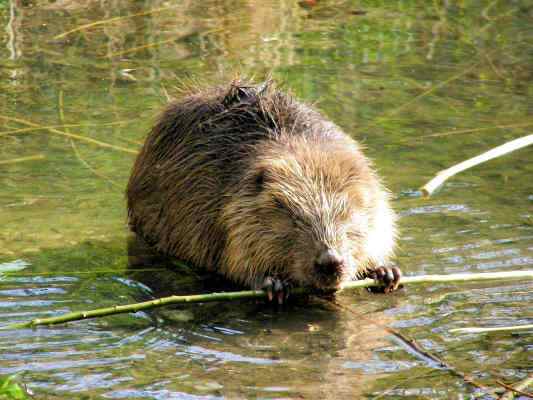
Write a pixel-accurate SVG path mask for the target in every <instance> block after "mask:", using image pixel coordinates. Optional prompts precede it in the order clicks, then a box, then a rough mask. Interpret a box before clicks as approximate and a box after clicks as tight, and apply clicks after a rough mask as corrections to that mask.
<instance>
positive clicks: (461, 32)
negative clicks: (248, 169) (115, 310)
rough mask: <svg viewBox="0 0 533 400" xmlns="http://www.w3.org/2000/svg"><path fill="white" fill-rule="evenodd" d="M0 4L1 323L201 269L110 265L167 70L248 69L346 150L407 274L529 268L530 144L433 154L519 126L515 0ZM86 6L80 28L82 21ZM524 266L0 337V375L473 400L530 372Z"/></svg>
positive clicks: (175, 81) (471, 145) (243, 394)
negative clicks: (397, 288) (316, 118)
mask: <svg viewBox="0 0 533 400" xmlns="http://www.w3.org/2000/svg"><path fill="white" fill-rule="evenodd" d="M451 3H452V2H447V1H444V2H442V1H435V2H426V1H418V2H404V1H390V2H385V1H376V2H370V1H365V2H356V1H342V0H340V1H322V0H319V1H311V0H308V1H300V2H296V1H251V0H250V1H202V2H196V1H164V2H163V1H150V2H147V1H145V2H143V1H137V2H129V1H89V2H85V1H76V0H59V1H55V2H54V1H21V0H11V1H8V0H0V25H1V26H2V29H0V60H1V61H0V163H2V162H3V161H4V160H13V159H22V160H19V162H16V163H15V162H11V163H2V164H0V268H6V267H7V266H9V265H11V266H12V265H18V266H20V267H24V266H25V268H24V269H23V270H21V271H19V272H18V273H16V274H12V275H9V276H4V277H3V278H2V280H1V281H0V324H2V325H4V324H7V323H10V322H17V321H23V320H27V319H31V318H35V317H39V316H50V315H56V314H60V313H64V312H67V311H71V310H83V309H91V308H96V307H103V306H106V305H114V304H124V303H128V302H134V301H140V300H144V299H148V298H150V297H152V296H160V295H164V294H168V293H170V292H173V293H191V292H202V291H203V292H205V291H210V290H212V289H213V288H212V287H207V286H206V285H205V284H204V282H203V281H202V280H201V279H195V278H194V277H191V276H185V277H184V274H183V272H180V271H176V272H172V271H157V272H154V271H131V270H128V269H127V266H126V257H125V254H126V251H125V249H126V234H127V229H126V224H125V222H126V218H125V202H124V195H123V191H124V186H125V183H126V181H127V178H128V175H129V170H130V168H131V165H132V162H133V159H134V153H135V152H136V151H137V150H138V149H139V143H140V142H141V141H142V140H143V137H144V135H145V134H146V132H147V131H148V128H149V126H150V124H151V122H152V121H153V119H154V116H155V115H156V114H157V111H158V110H159V109H160V108H161V107H162V106H163V105H164V104H165V103H166V102H167V98H168V97H172V96H173V95H174V94H175V93H176V90H175V88H176V86H179V84H180V82H183V81H184V80H188V79H190V78H194V79H199V80H203V79H209V80H214V81H216V80H217V79H220V78H221V77H224V76H225V77H227V76H232V75H233V74H234V72H235V71H241V72H242V73H244V74H246V75H253V76H255V77H257V78H259V79H260V78H262V77H264V76H266V75H267V74H268V73H271V74H272V75H273V76H274V77H275V78H276V79H278V80H280V81H283V82H284V83H285V86H286V87H287V88H290V89H291V90H292V91H293V92H294V93H295V94H296V95H297V96H298V97H300V98H302V99H304V100H306V101H308V102H313V103H316V104H317V107H318V108H320V109H321V110H322V111H323V112H324V113H325V114H326V115H328V116H329V117H330V118H331V119H332V120H334V121H335V122H337V123H338V124H339V125H340V126H342V127H343V128H344V129H345V130H346V131H347V132H349V133H350V134H353V135H354V137H357V138H358V139H359V140H361V141H362V142H364V143H365V145H366V146H367V147H368V153H369V155H370V156H371V157H372V158H373V159H374V160H375V162H376V164H377V166H378V167H379V170H380V172H381V173H382V175H383V176H384V177H385V178H386V181H387V183H388V185H389V186H390V188H391V190H392V191H393V193H394V194H395V197H396V200H395V204H394V205H395V208H396V209H397V210H398V212H399V213H400V215H401V221H400V226H401V232H402V235H401V240H400V251H399V255H398V262H399V264H400V265H401V266H402V268H403V270H404V271H405V273H406V274H408V275H415V274H425V273H454V272H465V271H468V272H480V271H508V270H520V269H528V268H529V269H531V268H532V266H533V223H532V203H533V186H532V184H531V177H532V176H533V163H532V155H533V153H532V150H531V149H530V148H526V149H523V150H521V151H517V152H515V153H513V154H511V155H508V156H506V157H503V158H501V159H498V160H494V161H491V162H490V163H487V164H485V165H483V166H481V167H478V168H476V169H473V170H471V171H469V172H465V173H463V174H461V175H460V176H458V177H456V178H454V179H452V180H451V181H449V183H447V184H446V185H445V186H444V188H443V189H442V190H441V191H440V192H439V193H438V195H436V196H435V197H433V198H431V199H429V200H428V199H422V198H420V197H418V196H417V194H416V191H417V188H418V187H419V186H421V185H422V184H423V183H425V182H426V181H427V180H428V179H429V178H431V176H432V175H433V174H434V173H436V172H437V171H438V170H440V169H443V168H446V167H447V166H450V165H451V164H454V163H456V162H459V161H462V160H464V159H466V158H469V157H472V156H474V155H477V154H479V153H481V152H483V151H486V150H487V149H489V148H491V147H493V146H496V145H499V144H501V143H503V142H505V141H507V140H511V139H513V138H517V137H520V136H524V135H526V134H528V133H530V132H531V129H532V128H533V101H532V100H531V99H532V96H533V73H532V71H533V69H532V65H533V52H532V48H533V47H532V43H533V8H532V6H531V2H529V1H526V0H523V1H481V2H475V4H474V3H473V2H460V3H459V4H451ZM90 24H92V25H90ZM532 301H533V284H532V283H531V282H529V283H528V282H521V281H518V282H517V281H514V282H499V283H490V284H485V283H483V284H481V283H477V284H460V285H459V284H456V285H455V284H438V285H427V286H424V287H416V288H415V287H409V288H407V289H406V290H404V291H403V292H400V293H397V294H394V295H391V296H380V295H371V294H367V293H363V292H353V293H343V294H342V295H340V296H339V298H338V302H339V303H340V304H341V305H342V308H338V307H335V306H334V305H332V304H328V303H324V302H321V301H318V300H311V302H310V303H303V302H302V303H297V304H295V305H294V306H293V307H291V308H289V309H285V310H279V311H275V310H272V309H270V308H268V307H264V306H262V305H261V304H259V305H258V304H252V303H249V302H242V303H231V304H217V305H214V304H206V305H198V306H189V307H180V308H173V309H160V310H156V311H153V312H146V313H144V312H139V313H136V314H132V315H120V316H114V317H108V318H103V319H98V320H91V321H83V322H78V323H71V324H68V325H63V326H56V327H44V328H38V329H33V330H30V329H27V330H19V331H12V330H8V331H0V375H2V374H13V373H20V377H19V378H20V380H21V381H22V382H24V383H25V384H27V385H28V387H29V388H31V389H32V391H34V392H35V393H36V394H37V395H38V396H44V395H47V396H49V397H47V398H69V399H77V398H80V399H81V398H84V399H87V398H110V399H131V398H138V399H211V398H290V399H301V398H305V399H322V398H330V399H344V398H386V399H392V398H413V399H414V398H417V399H418V398H420V399H422V398H441V399H447V398H471V397H472V396H474V395H479V396H480V397H485V398H490V395H488V394H486V391H484V390H481V389H477V388H476V387H475V386H472V385H471V384H468V383H466V382H465V380H464V379H462V378H460V377H458V376H457V375H454V374H453V373H450V371H447V370H446V369H442V368H440V367H439V366H438V365H436V363H435V362H433V361H431V360H429V359H427V358H425V357H423V356H421V354H419V353H416V352H413V351H412V349H410V348H408V347H407V346H406V345H405V343H403V342H402V341H400V340H398V339H397V338H395V337H393V336H391V335H390V334H389V333H388V332H387V331H386V330H385V328H386V327H393V328H395V329H397V330H398V331H400V332H401V333H403V334H405V335H407V336H409V337H410V338H414V339H416V340H417V341H418V343H419V344H420V345H421V346H422V347H423V348H425V349H426V350H428V351H431V352H433V353H434V354H436V355H438V356H439V357H441V358H442V359H443V360H445V361H446V362H447V363H448V364H450V365H451V366H453V368H454V369H455V370H456V371H460V372H462V373H465V374H468V375H470V376H471V377H472V378H473V379H474V380H476V381H477V382H479V383H480V384H482V385H485V386H488V387H490V388H497V387H498V385H497V384H496V381H497V380H501V381H504V382H507V383H513V382H516V381H519V380H521V379H523V378H525V377H526V376H527V375H528V374H531V372H532V370H533V360H532V356H531V354H532V350H533V340H532V335H531V333H526V332H524V333H522V334H509V333H505V334H493V335H490V336H488V335H453V334H451V333H449V329H452V328H456V327H463V326H472V325H473V326H500V325H513V324H523V323H532V321H533V311H532V307H531V303H532Z"/></svg>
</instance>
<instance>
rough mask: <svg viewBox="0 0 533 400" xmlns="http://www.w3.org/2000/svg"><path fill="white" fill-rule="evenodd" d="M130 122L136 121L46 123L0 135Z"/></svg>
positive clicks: (4, 132)
mask: <svg viewBox="0 0 533 400" xmlns="http://www.w3.org/2000/svg"><path fill="white" fill-rule="evenodd" d="M132 122H137V121H132V120H125V121H116V122H104V123H102V124H98V123H96V124H91V123H88V124H63V125H48V126H38V127H35V128H18V129H11V130H9V131H2V132H0V137H2V136H8V135H13V134H15V133H27V132H30V133H31V132H36V131H40V130H47V129H50V128H78V127H80V126H81V127H85V126H110V125H125V124H129V123H132Z"/></svg>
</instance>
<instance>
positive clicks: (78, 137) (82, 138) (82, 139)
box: [0, 115, 138, 154]
mask: <svg viewBox="0 0 533 400" xmlns="http://www.w3.org/2000/svg"><path fill="white" fill-rule="evenodd" d="M0 119H4V120H6V121H13V122H17V123H19V124H23V125H26V126H31V127H34V128H41V129H43V130H46V131H48V132H52V133H55V134H56V135H60V136H65V137H68V138H71V139H76V140H79V141H80V142H86V143H90V144H93V145H96V146H99V147H106V148H109V149H114V150H119V151H123V152H125V153H131V154H137V153H138V151H137V150H132V149H128V148H126V147H121V146H115V145H113V144H109V143H105V142H101V141H99V140H96V139H92V138H89V137H86V136H82V135H76V134H74V133H67V132H63V131H60V130H58V129H55V128H50V127H47V126H42V125H39V124H36V123H34V122H31V121H27V120H24V119H21V118H13V117H7V116H5V115H0Z"/></svg>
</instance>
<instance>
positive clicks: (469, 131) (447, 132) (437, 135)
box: [416, 122, 533, 139]
mask: <svg viewBox="0 0 533 400" xmlns="http://www.w3.org/2000/svg"><path fill="white" fill-rule="evenodd" d="M531 125H533V122H525V123H521V124H509V125H492V126H485V127H483V128H469V129H458V130H454V131H445V132H436V133H431V134H429V135H424V136H419V137H417V138H416V139H425V138H432V137H443V136H452V135H459V134H462V133H475V132H482V131H488V130H492V129H510V128H524V127H526V126H531Z"/></svg>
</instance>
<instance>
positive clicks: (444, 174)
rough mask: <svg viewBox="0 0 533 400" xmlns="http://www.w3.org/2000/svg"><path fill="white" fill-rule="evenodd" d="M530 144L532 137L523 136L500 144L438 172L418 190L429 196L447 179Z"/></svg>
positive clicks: (532, 140)
mask: <svg viewBox="0 0 533 400" xmlns="http://www.w3.org/2000/svg"><path fill="white" fill-rule="evenodd" d="M530 144H533V135H528V136H524V137H521V138H519V139H515V140H512V141H510V142H507V143H505V144H502V145H501V146H498V147H495V148H493V149H492V150H489V151H487V152H485V153H483V154H480V155H478V156H476V157H473V158H470V159H469V160H466V161H463V162H461V163H459V164H456V165H454V166H452V167H450V168H448V169H444V170H442V171H440V172H439V173H437V175H435V177H434V178H433V179H432V180H430V181H429V182H428V183H426V184H425V185H424V186H422V188H421V189H420V190H421V191H422V193H423V194H424V195H425V196H431V194H432V193H433V192H434V191H435V190H437V188H439V187H440V186H441V185H442V184H443V183H444V182H445V181H446V180H447V179H448V178H451V177H452V176H454V175H456V174H458V173H459V172H462V171H464V170H466V169H469V168H472V167H474V166H476V165H478V164H481V163H484V162H485V161H488V160H492V159H493V158H496V157H500V156H503V155H505V154H508V153H510V152H512V151H515V150H518V149H521V148H522V147H526V146H529V145H530Z"/></svg>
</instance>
